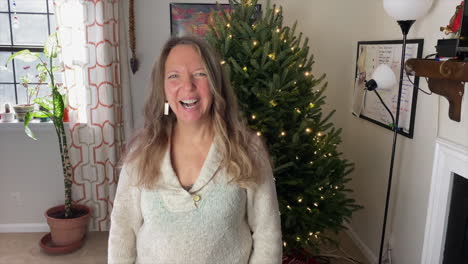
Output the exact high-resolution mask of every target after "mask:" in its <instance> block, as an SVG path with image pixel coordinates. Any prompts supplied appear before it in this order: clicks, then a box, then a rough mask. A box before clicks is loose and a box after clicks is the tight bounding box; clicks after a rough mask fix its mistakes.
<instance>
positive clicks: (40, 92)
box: [16, 84, 52, 104]
mask: <svg viewBox="0 0 468 264" xmlns="http://www.w3.org/2000/svg"><path fill="white" fill-rule="evenodd" d="M16 87H17V88H18V101H19V102H18V103H19V104H26V102H27V97H26V88H25V87H24V86H23V85H21V84H18V85H17V86H16ZM28 88H29V90H30V100H31V101H30V103H34V99H35V98H37V97H48V96H50V94H51V93H52V92H51V90H50V88H49V87H48V85H47V84H41V85H38V84H29V85H28ZM49 99H50V97H49Z"/></svg>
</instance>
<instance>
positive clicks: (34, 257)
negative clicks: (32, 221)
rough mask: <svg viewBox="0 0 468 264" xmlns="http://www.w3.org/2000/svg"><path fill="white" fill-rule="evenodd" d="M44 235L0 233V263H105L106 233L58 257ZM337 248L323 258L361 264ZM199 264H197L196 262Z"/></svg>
mask: <svg viewBox="0 0 468 264" xmlns="http://www.w3.org/2000/svg"><path fill="white" fill-rule="evenodd" d="M44 234H45V233H0V264H23V263H24V264H59V263H60V264H62V263H65V264H101V263H102V264H105V263H107V237H108V233H107V232H90V233H89V234H88V237H87V240H86V242H85V244H84V245H83V247H82V248H80V249H79V250H77V251H75V252H73V253H71V254H67V255H60V256H51V255H47V254H46V253H44V252H43V251H42V250H41V248H40V247H39V244H38V242H39V240H40V239H41V237H42V236H43V235H44ZM338 240H339V241H340V248H342V249H343V250H344V252H345V253H346V254H345V253H343V252H342V251H340V250H337V249H330V248H327V249H326V250H324V251H323V254H324V255H330V256H336V257H334V258H333V259H332V260H331V262H330V264H347V263H350V264H351V263H362V264H368V263H367V262H366V261H364V260H365V259H364V257H363V255H362V254H361V252H360V251H359V250H358V248H357V247H356V246H355V245H354V244H353V242H352V241H351V239H350V238H349V237H348V235H346V234H345V233H341V234H340V235H339V236H338ZM346 255H349V256H351V257H352V258H353V259H355V260H358V261H359V262H350V261H347V260H345V259H344V258H343V257H342V256H346ZM197 264H198V263H197Z"/></svg>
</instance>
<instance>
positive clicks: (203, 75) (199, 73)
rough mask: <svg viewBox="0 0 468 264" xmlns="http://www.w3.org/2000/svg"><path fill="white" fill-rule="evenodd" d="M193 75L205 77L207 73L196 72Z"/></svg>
mask: <svg viewBox="0 0 468 264" xmlns="http://www.w3.org/2000/svg"><path fill="white" fill-rule="evenodd" d="M195 76H198V77H206V76H207V74H206V73H204V72H197V73H195Z"/></svg>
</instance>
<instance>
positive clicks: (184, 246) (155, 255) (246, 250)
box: [108, 143, 282, 264]
mask: <svg viewBox="0 0 468 264" xmlns="http://www.w3.org/2000/svg"><path fill="white" fill-rule="evenodd" d="M255 154H256V157H258V158H257V161H256V166H257V168H258V172H259V173H261V174H262V175H261V176H262V177H263V178H264V181H263V182H262V183H261V184H259V185H257V187H256V188H247V189H244V188H241V187H240V186H238V185H237V184H235V183H232V182H231V183H229V177H228V175H227V174H226V171H225V170H224V169H221V168H220V155H219V152H218V150H217V147H216V144H215V143H213V144H212V146H211V147H210V151H209V152H208V155H207V158H206V160H205V163H204V164H203V167H202V169H201V171H200V175H199V177H198V179H197V180H196V181H195V183H194V185H193V187H192V188H191V189H190V190H189V192H187V191H186V190H184V189H183V188H182V186H181V185H180V182H179V180H178V178H177V176H176V175H175V173H174V170H173V168H172V165H171V160H170V152H169V148H168V151H166V154H165V156H164V158H163V160H162V167H161V172H162V173H161V178H160V179H159V180H158V185H157V188H155V189H154V190H149V189H141V188H138V187H136V186H135V179H136V175H135V174H134V173H132V169H131V166H129V165H126V166H124V168H123V169H122V172H121V174H120V179H119V184H118V187H117V193H116V197H115V200H114V208H113V210H112V215H111V229H110V234H109V248H108V263H119V264H120V263H140V264H149V263H157V264H186V263H187V264H188V263H190V264H191V263H193V264H204V263H207V264H208V263H213V264H238V263H239V264H247V263H248V264H263V263H264V264H277V263H281V255H282V240H281V225H280V215H279V210H278V200H277V197H276V189H275V184H274V181H273V175H272V171H271V168H270V165H269V163H268V161H267V154H266V152H265V151H264V150H262V151H259V153H255ZM197 200H198V201H197Z"/></svg>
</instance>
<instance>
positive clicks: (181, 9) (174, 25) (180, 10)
mask: <svg viewBox="0 0 468 264" xmlns="http://www.w3.org/2000/svg"><path fill="white" fill-rule="evenodd" d="M169 6H170V16H171V35H172V36H184V35H197V36H200V37H204V36H205V35H206V32H207V31H208V29H209V27H208V25H209V24H210V23H213V16H214V15H216V14H221V12H222V11H223V10H224V11H227V12H230V11H231V6H230V5H229V4H219V5H217V4H186V3H171V4H170V5H169ZM256 8H257V11H258V12H257V15H259V14H260V11H261V5H259V4H258V5H256ZM212 11H214V12H212Z"/></svg>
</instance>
